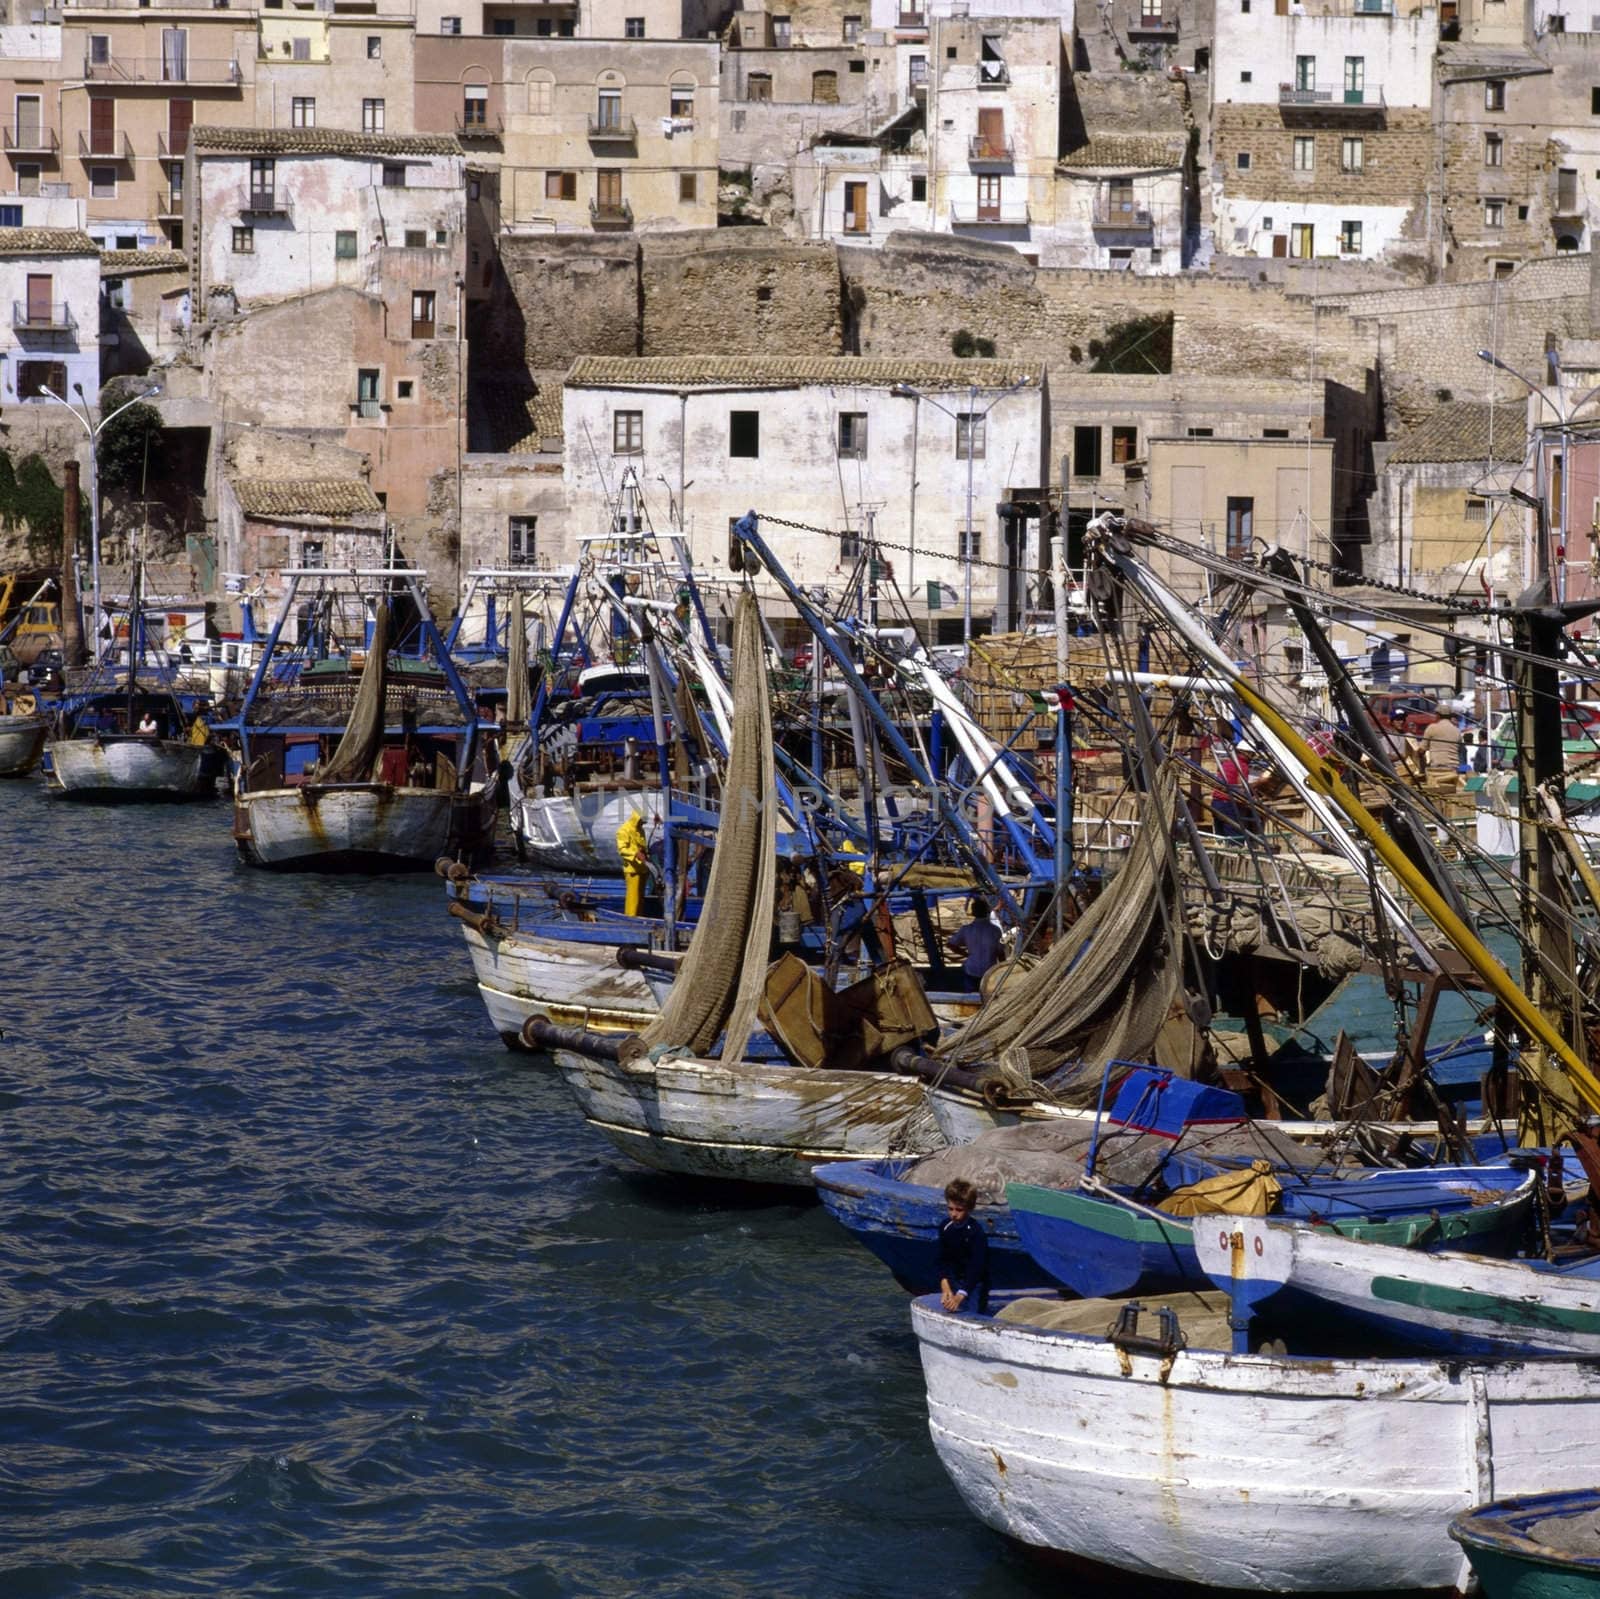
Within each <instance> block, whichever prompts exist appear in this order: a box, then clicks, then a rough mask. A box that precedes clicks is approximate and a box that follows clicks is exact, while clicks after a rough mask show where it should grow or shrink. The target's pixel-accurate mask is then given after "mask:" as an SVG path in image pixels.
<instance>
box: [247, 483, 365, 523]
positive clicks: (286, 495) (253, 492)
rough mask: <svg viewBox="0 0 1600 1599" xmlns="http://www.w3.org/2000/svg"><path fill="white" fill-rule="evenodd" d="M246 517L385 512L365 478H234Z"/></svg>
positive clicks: (344, 514)
mask: <svg viewBox="0 0 1600 1599" xmlns="http://www.w3.org/2000/svg"><path fill="white" fill-rule="evenodd" d="M232 482H233V492H234V493H235V494H236V495H237V496H238V499H239V505H240V507H241V508H242V509H243V511H244V513H245V515H246V516H260V517H284V516H360V515H363V514H370V513H371V512H374V511H381V510H382V509H383V507H382V506H381V505H380V504H379V503H378V497H377V495H376V494H374V493H373V492H372V488H371V486H370V485H369V484H368V483H367V482H366V480H365V479H364V478H276V477H243V478H234V479H233V480H232Z"/></svg>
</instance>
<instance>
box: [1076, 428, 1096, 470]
mask: <svg viewBox="0 0 1600 1599" xmlns="http://www.w3.org/2000/svg"><path fill="white" fill-rule="evenodd" d="M1072 475H1073V476H1074V477H1099V476H1100V429H1099V428H1098V427H1075V428H1074V429H1073V430H1072Z"/></svg>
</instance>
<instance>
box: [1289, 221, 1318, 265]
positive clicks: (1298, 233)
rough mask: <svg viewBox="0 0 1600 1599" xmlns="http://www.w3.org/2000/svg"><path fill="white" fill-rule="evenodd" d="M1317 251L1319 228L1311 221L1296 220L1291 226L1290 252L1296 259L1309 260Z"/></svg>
mask: <svg viewBox="0 0 1600 1599" xmlns="http://www.w3.org/2000/svg"><path fill="white" fill-rule="evenodd" d="M1316 253H1317V230H1316V226H1315V225H1314V224H1313V223H1310V222H1294V223H1291V224H1290V226H1289V254H1290V255H1291V256H1292V257H1293V258H1294V259H1295V260H1296V261H1309V260H1310V259H1311V258H1312V256H1314V255H1315V254H1316Z"/></svg>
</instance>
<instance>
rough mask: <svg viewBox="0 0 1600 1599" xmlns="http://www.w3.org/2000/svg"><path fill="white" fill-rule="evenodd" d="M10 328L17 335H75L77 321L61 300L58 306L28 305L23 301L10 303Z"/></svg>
mask: <svg viewBox="0 0 1600 1599" xmlns="http://www.w3.org/2000/svg"><path fill="white" fill-rule="evenodd" d="M11 326H12V327H13V328H14V329H15V330H16V331H17V332H18V333H76V332H77V331H78V323H77V319H76V318H75V317H74V316H73V314H72V307H71V306H70V305H68V304H67V302H66V301H65V300H63V301H62V302H61V303H60V304H59V305H30V304H28V303H27V302H26V301H24V300H13V301H12V302H11Z"/></svg>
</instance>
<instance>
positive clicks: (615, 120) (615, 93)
mask: <svg viewBox="0 0 1600 1599" xmlns="http://www.w3.org/2000/svg"><path fill="white" fill-rule="evenodd" d="M595 125H596V126H597V127H601V128H620V127H621V126H622V91H621V90H620V89H602V90H601V91H600V99H599V104H598V105H597V107H596V109H595Z"/></svg>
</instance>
